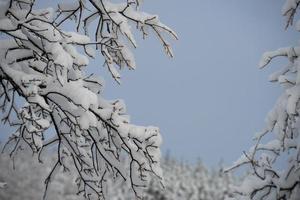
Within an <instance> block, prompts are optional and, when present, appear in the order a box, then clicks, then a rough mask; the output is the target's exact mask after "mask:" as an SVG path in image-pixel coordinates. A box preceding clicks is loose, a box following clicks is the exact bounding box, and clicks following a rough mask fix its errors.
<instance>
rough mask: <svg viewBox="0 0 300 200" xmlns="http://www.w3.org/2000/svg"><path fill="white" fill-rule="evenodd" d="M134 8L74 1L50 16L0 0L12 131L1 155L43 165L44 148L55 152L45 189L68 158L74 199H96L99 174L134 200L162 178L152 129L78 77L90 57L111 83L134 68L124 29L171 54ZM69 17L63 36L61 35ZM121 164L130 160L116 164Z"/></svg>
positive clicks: (3, 85)
mask: <svg viewBox="0 0 300 200" xmlns="http://www.w3.org/2000/svg"><path fill="white" fill-rule="evenodd" d="M140 3H141V2H140V1H124V3H121V4H116V3H112V2H110V1H104V0H97V1H96V0H88V1H83V0H75V1H70V2H67V3H65V1H64V2H63V3H59V4H58V6H57V10H55V9H54V8H45V9H37V8H36V5H35V4H36V2H35V1H31V0H23V1H18V0H4V1H1V4H0V31H1V33H3V34H5V35H6V36H5V37H4V38H5V39H2V40H0V78H1V79H0V97H1V98H0V100H1V102H0V103H1V105H0V108H1V109H2V111H3V115H4V117H3V121H4V123H8V124H9V125H11V126H15V127H16V131H15V132H14V133H13V134H12V136H11V137H10V139H9V141H8V143H7V145H6V146H5V149H6V150H8V151H9V152H10V156H15V155H16V154H17V153H18V151H20V150H22V149H23V148H24V147H29V148H30V149H31V150H32V152H33V153H34V154H35V155H37V158H38V159H39V160H40V161H41V162H43V152H44V150H46V149H49V148H50V147H52V146H55V148H56V150H57V160H56V163H55V164H54V166H53V167H52V170H51V171H50V173H49V175H48V177H47V178H46V181H45V183H46V189H47V188H48V187H49V184H50V183H51V180H52V179H53V177H54V176H55V174H56V172H58V171H59V170H60V169H61V168H62V169H64V170H70V169H71V167H70V166H69V165H68V164H67V163H70V162H67V161H68V160H70V161H72V162H71V163H72V165H73V166H75V168H72V169H73V172H74V173H76V174H77V176H78V179H77V185H78V191H79V193H81V194H83V196H84V197H86V198H89V199H93V198H98V199H99V198H100V199H104V198H105V193H104V190H103V188H104V187H105V182H106V178H107V176H109V175H113V177H115V178H116V179H122V180H123V181H125V182H129V183H130V186H131V189H132V190H133V193H134V195H135V196H136V197H137V198H141V197H142V191H143V190H144V188H145V187H146V186H147V184H148V179H149V177H150V176H154V177H156V178H157V179H158V180H160V181H161V180H162V173H161V169H160V145H161V136H160V133H159V129H158V128H157V127H152V126H150V127H141V126H136V125H133V124H130V120H129V116H128V115H127V114H126V107H125V104H124V102H123V101H122V100H105V99H104V98H103V97H102V91H103V85H104V82H103V80H102V79H101V78H98V77H96V76H94V75H93V74H91V75H86V74H85V71H84V70H85V68H86V66H87V65H88V64H89V59H88V58H89V57H92V58H94V57H95V56H96V53H100V54H101V55H102V56H103V57H104V60H105V65H106V66H107V67H108V70H109V71H110V73H111V75H112V77H113V78H114V79H115V80H116V81H117V82H118V83H120V78H121V76H120V72H119V70H118V68H119V69H121V68H123V67H124V66H127V67H128V68H129V69H134V68H135V65H136V64H135V60H134V57H133V54H132V52H131V50H130V49H131V48H132V47H133V48H135V47H136V46H137V44H136V41H135V39H134V36H133V35H134V34H133V30H132V29H133V28H132V27H131V24H135V25H136V28H137V30H138V31H141V33H142V34H143V35H144V36H146V35H147V34H148V31H147V30H148V29H153V31H154V33H155V34H156V35H157V36H158V38H159V40H160V42H161V43H162V45H163V47H164V49H165V50H166V52H167V54H168V55H170V56H172V55H173V54H172V50H171V47H170V45H169V43H168V42H167V41H166V39H165V38H164V37H163V33H164V32H165V33H167V34H169V35H171V36H172V37H174V38H175V39H177V36H176V34H175V32H174V31H172V30H171V29H170V28H168V27H167V26H166V25H164V24H163V23H162V22H160V20H159V18H158V16H156V15H151V14H147V13H144V12H142V11H140V10H139V5H140ZM70 20H71V21H72V20H73V21H74V23H71V24H73V29H74V31H73V32H72V31H65V30H64V29H63V25H64V24H65V23H66V22H67V21H70ZM94 24H97V25H96V29H95V28H94ZM128 41H129V43H130V44H128ZM82 52H84V53H82ZM16 99H22V101H20V100H16ZM20 102H22V103H23V102H24V105H20V104H22V103H20ZM51 131H54V132H55V134H54V135H55V136H54V137H52V136H53V134H52V136H51V134H48V132H51ZM123 157H126V158H128V159H129V160H130V162H128V163H127V166H126V167H124V166H123V165H124V163H123V162H122V159H123ZM46 197H47V193H46V192H45V194H44V198H46Z"/></svg>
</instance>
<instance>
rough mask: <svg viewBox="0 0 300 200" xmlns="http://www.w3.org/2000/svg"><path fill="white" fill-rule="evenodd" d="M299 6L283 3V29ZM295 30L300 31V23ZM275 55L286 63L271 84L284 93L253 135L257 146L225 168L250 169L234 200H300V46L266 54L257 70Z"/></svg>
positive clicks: (292, 0) (295, 2) (289, 0)
mask: <svg viewBox="0 0 300 200" xmlns="http://www.w3.org/2000/svg"><path fill="white" fill-rule="evenodd" d="M299 4H300V0H286V1H285V4H284V6H283V8H282V14H283V15H284V16H285V17H286V20H287V24H286V28H288V27H289V26H290V25H293V21H294V17H295V16H296V11H297V9H298V8H299ZM295 28H296V29H297V31H300V21H298V22H296V24H295ZM278 56H283V57H286V58H287V59H288V63H287V64H286V65H285V66H283V67H282V68H281V69H280V70H279V71H277V72H275V73H273V74H272V75H271V76H270V81H272V82H275V83H278V84H279V85H281V86H282V88H283V93H282V95H281V96H280V97H279V98H278V100H277V103H276V104H275V106H274V108H273V109H272V110H271V111H270V113H269V114H268V116H267V119H266V121H267V122H266V128H265V129H264V130H263V131H262V132H260V133H258V134H256V135H255V139H256V144H255V145H254V146H253V147H252V148H251V149H250V150H249V151H248V152H244V154H243V156H242V157H241V158H240V159H239V160H238V161H236V163H235V164H234V166H233V167H231V168H229V169H228V170H230V169H234V168H236V167H240V166H243V165H247V166H249V169H250V170H251V171H250V173H249V174H248V175H247V177H246V178H245V180H244V181H243V183H242V184H241V185H239V186H236V187H234V190H235V198H234V199H245V200H247V199H255V200H275V199H277V200H299V199H300V135H299V134H300V116H299V114H300V103H299V100H300V47H299V46H294V47H286V48H280V49H278V50H275V51H271V52H266V53H265V54H264V55H263V56H262V59H261V61H260V64H259V67H260V68H263V67H265V66H266V65H267V64H269V63H270V61H271V60H272V59H273V58H275V57H278ZM267 136H268V137H267ZM266 137H267V138H268V139H267V140H268V142H266V143H264V142H263V139H264V138H266ZM269 138H272V139H269ZM283 163H284V164H283Z"/></svg>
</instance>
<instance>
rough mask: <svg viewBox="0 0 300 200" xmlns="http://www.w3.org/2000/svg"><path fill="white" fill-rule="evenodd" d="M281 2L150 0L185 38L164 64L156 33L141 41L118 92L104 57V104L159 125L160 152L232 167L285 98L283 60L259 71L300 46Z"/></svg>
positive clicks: (97, 65) (150, 7)
mask: <svg viewBox="0 0 300 200" xmlns="http://www.w3.org/2000/svg"><path fill="white" fill-rule="evenodd" d="M41 1H43V0H41ZM45 2H46V1H45ZM283 3H284V1H282V0H263V1H262V0H226V1H225V0H185V1H179V0H161V1H159V0H145V1H144V5H143V10H144V11H147V12H149V13H154V14H159V16H160V19H161V20H162V21H163V22H164V23H166V24H168V25H169V26H170V27H172V28H173V29H174V30H176V32H177V33H178V35H179V38H180V40H179V41H176V42H172V44H173V47H174V53H175V58H174V59H169V58H167V57H166V56H165V54H164V52H163V50H162V48H161V46H160V44H159V42H158V41H157V40H156V38H155V37H154V36H153V35H152V36H150V37H149V38H148V39H147V40H146V41H142V40H138V41H139V48H138V49H137V50H135V56H136V60H137V69H136V71H128V70H125V71H123V72H122V76H123V78H122V85H121V86H118V85H117V84H115V83H114V82H113V80H112V78H110V77H109V76H108V75H107V72H105V69H104V68H103V67H102V60H101V59H98V60H96V61H95V62H92V65H91V66H90V67H93V68H94V69H95V70H94V71H95V72H97V73H98V74H105V75H104V77H105V80H106V89H105V97H106V98H110V99H115V98H122V99H124V100H125V102H126V104H127V108H128V113H129V114H130V115H131V119H132V122H133V123H135V124H139V125H155V126H158V127H160V130H161V133H162V136H163V139H164V143H163V147H162V149H163V152H166V151H167V150H168V151H169V152H170V153H171V155H173V156H175V157H176V158H178V159H182V160H187V161H190V162H194V161H196V160H197V158H201V159H202V160H203V161H204V162H205V163H206V164H208V165H216V164H217V163H218V162H219V161H220V160H221V159H223V160H224V162H225V163H226V164H227V165H229V164H231V163H232V162H233V161H235V160H236V159H237V158H238V157H239V156H240V155H241V153H242V151H243V150H248V148H249V147H250V146H251V145H252V144H253V142H252V136H253V134H254V133H255V132H257V131H259V130H260V129H262V128H263V126H264V119H265V116H266V114H267V112H268V111H269V110H270V109H271V108H272V106H273V104H274V103H275V100H276V98H277V97H278V95H279V94H280V89H279V87H278V86H277V85H274V84H272V83H269V82H268V75H269V74H270V73H271V72H272V71H274V70H275V69H276V67H278V66H280V64H284V63H285V62H284V60H282V62H281V60H280V59H277V61H279V62H273V63H274V64H273V65H271V66H270V68H268V69H267V70H259V69H258V67H257V65H258V62H259V59H260V57H261V54H262V53H263V52H264V51H267V50H275V49H277V48H279V47H284V46H290V45H296V44H297V42H298V40H297V37H296V34H297V33H296V31H294V30H293V29H290V30H288V31H285V30H284V25H285V23H284V18H283V17H282V16H281V6H282V4H283ZM47 4H49V3H48V2H47ZM136 38H137V39H138V38H141V35H140V34H136ZM2 129H3V131H1V132H5V128H2ZM1 134H3V133H1Z"/></svg>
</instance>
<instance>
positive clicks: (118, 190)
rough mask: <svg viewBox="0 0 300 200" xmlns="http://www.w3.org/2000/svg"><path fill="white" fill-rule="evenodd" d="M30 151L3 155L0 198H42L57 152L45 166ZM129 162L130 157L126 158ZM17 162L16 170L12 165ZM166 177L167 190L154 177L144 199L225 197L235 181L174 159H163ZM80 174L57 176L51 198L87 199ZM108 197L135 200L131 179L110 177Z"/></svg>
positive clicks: (0, 159) (47, 158) (209, 199)
mask: <svg viewBox="0 0 300 200" xmlns="http://www.w3.org/2000/svg"><path fill="white" fill-rule="evenodd" d="M28 154H29V153H28V152H27V153H21V154H20V156H18V157H16V158H15V159H14V161H12V160H11V159H10V158H9V157H8V156H5V155H2V156H0V167H1V169H2V170H1V171H0V180H2V179H5V180H6V181H7V186H6V188H5V189H3V190H0V199H5V200H6V199H9V200H21V199H22V200H40V199H41V196H42V195H43V190H42V188H43V184H41V183H42V182H43V179H44V178H45V176H46V175H47V173H48V172H49V171H50V170H51V167H50V166H51V165H52V164H53V163H55V155H53V154H47V155H45V156H44V158H45V164H46V166H45V165H43V164H41V163H38V162H31V161H30V160H29V159H28V156H30V154H29V155H28ZM123 162H124V163H127V162H128V160H124V161H123ZM13 163H14V165H15V169H13V167H11V166H10V165H12V164H13ZM161 165H162V169H163V174H164V177H165V189H164V190H162V189H161V185H160V182H159V181H157V179H155V178H151V179H150V184H149V187H147V189H145V190H144V191H143V192H144V194H143V196H144V200H224V199H225V198H226V197H227V196H228V192H229V186H230V185H231V184H233V183H234V179H233V177H231V176H230V174H224V173H222V172H221V171H220V170H221V168H219V169H218V170H209V169H208V168H207V167H205V166H204V164H203V163H201V162H198V163H197V164H195V165H189V164H186V163H180V162H178V161H176V160H174V159H162V163H161ZM75 179H76V176H74V174H72V173H70V172H69V171H65V172H63V171H62V172H61V173H59V174H57V176H55V177H54V179H53V181H52V184H51V185H50V187H49V189H48V190H49V191H48V193H49V194H48V196H47V197H48V199H49V200H75V199H76V200H84V199H83V197H82V196H79V195H76V190H77V188H76V183H75ZM106 185H107V187H106V189H107V190H106V193H107V199H110V200H133V199H135V196H134V193H132V191H131V186H130V184H129V183H128V182H124V181H115V180H114V178H113V177H112V176H108V177H107V180H106Z"/></svg>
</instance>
